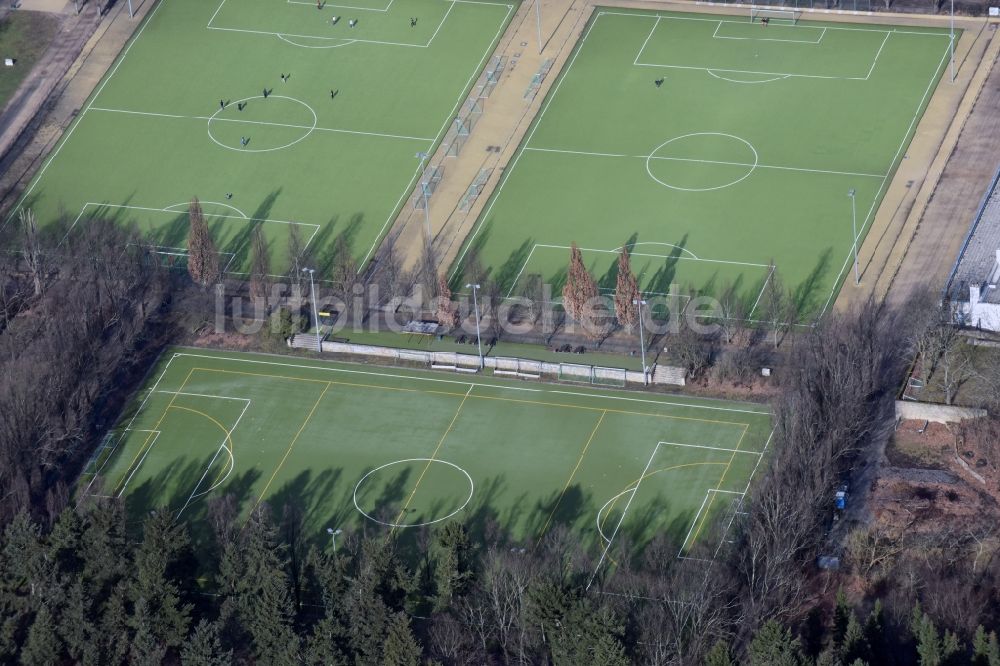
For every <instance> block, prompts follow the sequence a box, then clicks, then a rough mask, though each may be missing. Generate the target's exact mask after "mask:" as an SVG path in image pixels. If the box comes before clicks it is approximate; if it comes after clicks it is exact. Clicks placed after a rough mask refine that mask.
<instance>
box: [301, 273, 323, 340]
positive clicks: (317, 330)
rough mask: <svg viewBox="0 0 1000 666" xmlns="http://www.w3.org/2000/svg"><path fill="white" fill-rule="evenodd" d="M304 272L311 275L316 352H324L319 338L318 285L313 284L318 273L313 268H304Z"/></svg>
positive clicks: (310, 287)
mask: <svg viewBox="0 0 1000 666" xmlns="http://www.w3.org/2000/svg"><path fill="white" fill-rule="evenodd" d="M302 270H303V271H305V272H306V273H309V293H310V294H312V302H313V325H314V326H315V327H316V351H318V352H322V351H323V343H322V342H320V338H319V310H317V309H316V285H315V284H313V273H315V272H316V271H315V270H314V269H312V268H303V269H302Z"/></svg>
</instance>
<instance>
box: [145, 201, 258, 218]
mask: <svg viewBox="0 0 1000 666" xmlns="http://www.w3.org/2000/svg"><path fill="white" fill-rule="evenodd" d="M198 203H199V204H201V205H202V206H204V205H205V204H212V205H213V206H225V207H226V208H229V209H231V210H234V211H236V212H237V213H239V214H240V216H241V217H242V218H243V219H244V220H249V219H250V217H249V216H248V215H247V214H246V213H244V212H243V211H241V210H240V209H239V208H237V207H236V206H230V205H229V204H224V203H220V202H218V201H199V202H198ZM190 205H191V204H190V203H189V202H186V201H184V202H181V203H175V204H173V205H171V206H166V207H165V208H164V209H163V210H169V211H173V210H174V209H175V208H178V207H183V208H187V207H188V206H190ZM178 212H180V211H178Z"/></svg>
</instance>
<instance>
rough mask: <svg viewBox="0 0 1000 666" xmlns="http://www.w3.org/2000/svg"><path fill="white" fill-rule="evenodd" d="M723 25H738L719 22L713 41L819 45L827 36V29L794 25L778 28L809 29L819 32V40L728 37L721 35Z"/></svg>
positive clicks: (713, 34)
mask: <svg viewBox="0 0 1000 666" xmlns="http://www.w3.org/2000/svg"><path fill="white" fill-rule="evenodd" d="M723 23H736V21H719V25H717V26H715V32H713V33H712V39H736V40H741V41H751V42H788V43H790V44H819V43H820V42H822V41H823V35H825V34H826V28H825V27H824V28H818V27H816V26H794V25H776V26H775V27H776V28H793V29H794V28H808V29H809V30H819V31H820V33H819V39H817V40H815V41H810V40H808V39H778V38H776V37H727V36H726V35H720V34H719V28H721V27H722V24H723ZM739 25H746V24H745V23H740V24H739Z"/></svg>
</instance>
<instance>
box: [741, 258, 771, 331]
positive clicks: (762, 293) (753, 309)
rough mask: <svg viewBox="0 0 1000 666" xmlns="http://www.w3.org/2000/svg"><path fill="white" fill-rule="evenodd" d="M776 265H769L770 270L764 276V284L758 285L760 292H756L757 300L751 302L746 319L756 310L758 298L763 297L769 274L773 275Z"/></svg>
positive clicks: (769, 279)
mask: <svg viewBox="0 0 1000 666" xmlns="http://www.w3.org/2000/svg"><path fill="white" fill-rule="evenodd" d="M776 268H777V266H771V270H770V271H768V272H767V277H765V278H764V284H763V285H761V287H760V293H759V294H757V300H756V301H754V302H753V307H752V308H750V312H748V313H747V319H750V318H751V317H753V313H754V312H755V311H756V310H757V306H758V305H760V299H762V298H764V291H765V290H766V289H767V283H768V282H770V281H771V276H772V275H774V271H775V269H776Z"/></svg>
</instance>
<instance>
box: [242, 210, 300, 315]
mask: <svg viewBox="0 0 1000 666" xmlns="http://www.w3.org/2000/svg"><path fill="white" fill-rule="evenodd" d="M293 226H294V225H293ZM270 272H271V254H270V250H269V249H268V247H267V240H266V239H265V238H264V231H263V229H262V228H261V225H260V224H257V225H255V226H254V228H253V231H252V232H250V296H251V297H253V298H267V291H268V288H269V279H270V278H269V277H268V276H269V274H270Z"/></svg>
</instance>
